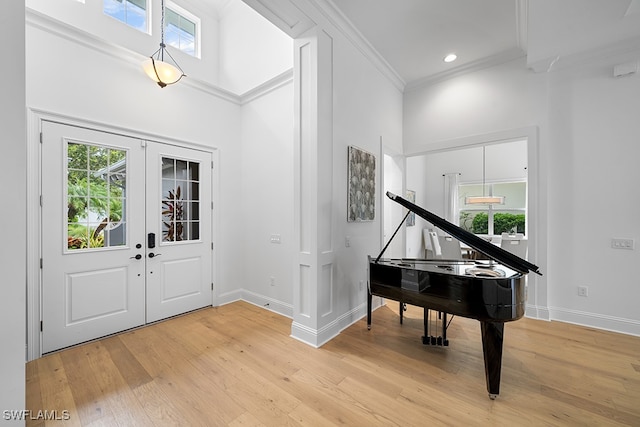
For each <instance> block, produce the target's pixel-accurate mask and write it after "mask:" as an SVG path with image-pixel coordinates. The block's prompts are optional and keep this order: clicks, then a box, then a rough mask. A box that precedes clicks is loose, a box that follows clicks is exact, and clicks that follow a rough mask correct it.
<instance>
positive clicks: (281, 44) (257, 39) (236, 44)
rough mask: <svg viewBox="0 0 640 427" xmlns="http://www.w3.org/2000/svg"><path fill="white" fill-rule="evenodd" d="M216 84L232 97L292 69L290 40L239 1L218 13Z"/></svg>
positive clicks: (227, 5)
mask: <svg viewBox="0 0 640 427" xmlns="http://www.w3.org/2000/svg"><path fill="white" fill-rule="evenodd" d="M219 25H220V56H219V58H220V61H219V76H220V79H219V84H220V86H222V87H224V88H225V89H227V90H230V91H231V92H233V93H237V94H243V93H245V92H247V91H249V90H250V89H253V88H254V87H256V86H258V85H260V84H262V83H264V82H265V81H267V80H269V79H271V78H273V77H276V76H277V75H279V74H281V73H283V72H285V71H287V70H290V69H292V68H293V40H292V39H291V37H289V36H288V35H286V34H285V33H283V32H282V31H281V30H280V29H278V28H277V27H275V26H274V25H273V24H271V23H270V22H269V21H267V20H266V19H264V18H263V17H262V16H260V15H259V14H258V13H257V12H256V11H254V10H253V9H251V8H250V7H249V6H247V5H246V4H245V3H243V2H242V1H240V0H234V1H229V2H228V3H227V4H226V6H225V7H224V9H223V10H222V11H221V12H220V22H219Z"/></svg>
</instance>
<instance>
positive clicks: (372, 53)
mask: <svg viewBox="0 0 640 427" xmlns="http://www.w3.org/2000/svg"><path fill="white" fill-rule="evenodd" d="M309 2H310V3H311V4H313V5H314V7H315V8H316V9H317V10H318V11H319V12H320V13H321V14H322V15H323V16H324V17H325V18H326V19H327V20H328V21H329V22H330V23H331V24H332V25H333V26H335V27H336V28H337V29H338V31H340V32H341V33H342V34H343V35H344V36H345V37H346V38H347V39H348V40H349V41H350V42H351V43H352V44H353V45H354V46H355V47H356V49H358V50H359V51H360V52H361V53H362V54H363V55H364V56H365V57H366V58H367V59H369V61H371V63H372V64H373V65H374V66H375V67H376V68H377V69H378V70H379V71H380V72H381V73H382V74H383V75H384V76H385V77H386V78H387V79H389V81H391V83H392V84H393V85H394V86H395V87H396V88H397V89H398V90H400V91H401V92H402V91H404V89H405V86H406V82H405V81H404V79H403V78H402V77H400V74H398V72H397V71H396V70H394V69H393V67H392V66H391V65H390V64H389V63H388V62H387V61H386V60H385V59H384V58H383V57H382V55H380V53H378V51H377V50H376V49H375V48H374V47H373V46H372V45H371V43H369V41H368V40H367V39H366V38H365V37H364V36H363V35H362V33H360V31H358V29H357V28H356V27H355V25H353V23H352V22H351V21H350V20H349V18H347V17H346V16H345V15H344V13H342V11H341V10H340V9H339V8H338V7H337V6H336V5H335V3H334V2H333V1H332V0H309Z"/></svg>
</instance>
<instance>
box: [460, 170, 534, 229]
mask: <svg viewBox="0 0 640 427" xmlns="http://www.w3.org/2000/svg"><path fill="white" fill-rule="evenodd" d="M479 194H486V195H493V196H504V204H503V205H500V204H494V205H473V204H465V198H466V197H467V196H477V195H479ZM458 200H459V206H460V208H459V220H460V227H462V228H464V229H465V230H467V231H470V232H472V233H474V234H481V235H489V236H493V235H501V234H502V233H515V232H517V233H523V234H524V233H525V224H526V207H527V183H526V182H524V181H521V182H500V183H486V187H485V191H484V192H483V191H482V184H460V185H458Z"/></svg>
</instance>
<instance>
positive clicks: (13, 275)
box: [0, 1, 27, 425]
mask: <svg viewBox="0 0 640 427" xmlns="http://www.w3.org/2000/svg"><path fill="white" fill-rule="evenodd" d="M24 10H25V9H24V2H23V1H12V2H7V3H6V4H3V10H2V14H0V38H2V39H3V40H5V43H2V45H0V57H2V58H3V61H5V60H6V62H4V63H6V64H10V66H6V67H4V68H5V70H4V72H3V74H4V75H3V78H2V79H0V93H2V96H1V97H0V124H1V125H0V128H2V136H1V137H0V138H1V139H0V144H1V146H2V158H3V161H2V167H1V168H0V182H3V183H5V187H6V190H7V191H10V192H11V198H10V200H7V201H6V203H7V204H6V206H7V209H3V212H2V223H3V225H4V227H3V232H2V234H3V237H4V239H6V240H5V244H3V245H2V247H1V248H0V260H1V261H0V262H1V263H2V297H1V298H0V336H1V337H2V346H1V349H0V378H2V381H1V382H0V384H1V385H0V403H1V404H0V411H5V410H7V411H11V410H13V411H19V410H22V409H24V408H25V380H24V378H25V376H24V374H25V368H24V361H25V344H26V336H25V323H26V310H25V308H26V305H25V304H26V301H25V300H26V298H25V291H26V289H25V282H26V280H25V271H26V259H25V253H26V239H25V235H26V227H27V226H26V179H27V176H26V170H27V160H26V119H25V106H26V103H25V53H24V44H25V36H24V34H25V23H24V14H25V11H24ZM9 40H10V42H6V41H9ZM9 183H10V184H9ZM0 423H2V425H24V421H8V420H6V419H5V413H4V412H3V413H2V418H0Z"/></svg>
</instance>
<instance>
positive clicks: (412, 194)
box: [407, 190, 416, 227]
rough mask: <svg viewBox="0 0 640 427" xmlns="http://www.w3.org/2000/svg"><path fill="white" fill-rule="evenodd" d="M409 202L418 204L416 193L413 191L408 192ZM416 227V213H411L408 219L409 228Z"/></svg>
mask: <svg viewBox="0 0 640 427" xmlns="http://www.w3.org/2000/svg"><path fill="white" fill-rule="evenodd" d="M407 200H408V201H410V202H411V203H415V202H416V192H415V191H413V190H407ZM414 225H416V214H415V212H413V211H411V212H409V216H408V217H407V227H411V226H414Z"/></svg>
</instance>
